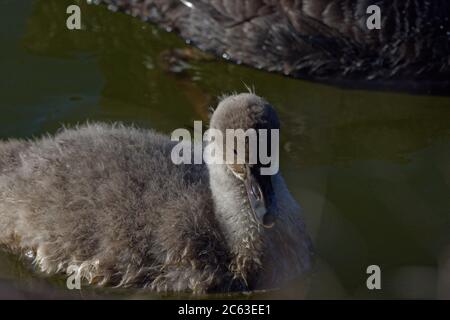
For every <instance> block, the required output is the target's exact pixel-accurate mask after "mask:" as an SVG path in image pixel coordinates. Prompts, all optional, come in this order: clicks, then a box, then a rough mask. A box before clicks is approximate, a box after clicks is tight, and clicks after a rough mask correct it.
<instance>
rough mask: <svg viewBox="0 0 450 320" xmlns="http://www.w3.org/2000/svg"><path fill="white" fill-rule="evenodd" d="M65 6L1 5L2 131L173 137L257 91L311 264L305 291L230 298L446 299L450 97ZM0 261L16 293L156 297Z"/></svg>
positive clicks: (0, 275) (296, 287) (39, 0)
mask: <svg viewBox="0 0 450 320" xmlns="http://www.w3.org/2000/svg"><path fill="white" fill-rule="evenodd" d="M72 3H73V1H66V0H63V1H61V0H45V1H44V0H34V1H31V0H28V1H20V2H19V1H4V2H2V3H0V12H1V13H0V27H1V28H0V35H1V37H2V42H3V47H4V48H5V49H4V50H2V52H1V53H0V55H1V56H0V57H1V59H0V68H1V70H2V77H1V79H0V96H1V97H2V100H1V102H0V114H1V117H0V138H10V137H32V136H39V135H41V134H44V133H47V132H50V133H54V132H55V131H56V130H57V129H58V128H59V127H60V126H61V124H76V123H82V122H85V121H87V120H90V121H122V122H125V123H135V124H137V125H139V126H142V127H152V128H155V129H157V130H160V131H163V132H166V133H169V132H171V131H172V130H174V129H176V128H180V127H187V128H191V127H192V125H193V121H194V120H207V109H208V106H210V105H213V104H214V103H216V98H215V97H216V96H219V95H221V94H223V93H225V92H231V91H242V90H245V86H244V84H247V85H250V86H254V87H255V88H256V91H257V93H258V94H260V95H262V96H264V97H266V98H267V99H268V100H270V101H271V102H272V103H273V104H274V105H275V106H276V108H277V111H278V112H279V114H280V118H281V121H282V132H281V133H282V150H281V161H282V171H283V172H284V175H285V176H286V179H287V181H288V184H289V188H290V189H291V191H292V192H293V193H294V195H295V197H296V198H297V200H298V201H299V202H300V203H301V205H302V207H303V212H304V215H305V218H306V222H307V226H308V230H309V232H310V233H311V235H312V237H313V241H314V245H315V248H316V252H317V263H316V264H317V265H316V270H315V273H314V275H313V276H312V279H311V283H310V286H309V290H306V291H305V290H304V288H303V283H304V281H299V282H298V283H296V284H293V285H292V286H291V287H290V288H284V289H282V290H277V291H274V292H266V293H254V294H239V295H237V296H231V297H237V298H247V299H248V298H254V297H262V298H265V297H275V298H303V297H305V296H306V298H352V297H356V298H436V297H449V293H448V292H450V290H449V288H450V232H449V227H450V221H449V220H450V197H449V196H448V195H449V193H450V139H449V137H450V98H448V97H431V96H423V95H422V96H420V95H418V96H413V95H406V94H397V93H387V92H375V91H360V90H343V89H339V88H334V87H331V86H326V85H321V84H315V83H310V82H306V81H302V80H295V79H290V78H286V77H282V76H279V75H274V74H270V73H266V72H261V71H258V70H253V69H250V68H247V67H243V66H238V65H233V64H229V63H226V62H225V61H222V60H217V59H213V58H211V57H209V56H206V55H203V54H202V53H199V52H197V51H196V50H193V49H191V48H189V47H188V46H186V45H185V44H184V43H183V42H182V41H181V40H180V39H178V38H177V37H176V36H175V35H174V34H171V33H167V32H165V31H163V30H160V29H158V28H157V27H154V26H152V25H149V24H146V23H144V22H141V21H139V20H137V19H133V18H131V17H129V16H126V15H124V14H120V13H113V12H110V11H108V10H106V9H105V8H103V7H97V6H89V5H86V4H85V3H84V2H81V1H78V3H79V4H80V6H81V8H82V23H83V29H82V30H81V31H69V30H67V29H66V28H65V20H66V18H67V15H66V13H65V12H66V7H67V6H68V5H69V4H72ZM6 30H7V31H6ZM0 260H1V261H2V262H1V264H0V266H1V267H0V279H3V280H1V283H2V284H0V286H1V287H8V286H14V287H17V286H18V284H17V283H19V286H21V288H23V289H21V290H22V291H23V292H24V293H23V294H24V295H25V296H30V295H31V296H33V294H37V293H39V292H43V293H42V294H43V295H44V296H47V295H50V296H55V295H59V294H61V296H62V297H66V296H73V297H78V298H79V297H88V298H96V297H99V296H104V295H106V296H112V297H118V298H121V297H125V298H136V297H145V298H165V297H166V296H158V295H155V294H151V293H146V292H141V291H139V290H122V289H121V290H117V289H105V290H93V289H86V290H85V293H83V294H85V295H81V293H76V294H74V293H73V292H68V291H67V290H65V289H64V288H65V280H64V279H63V278H62V277H52V278H50V279H47V278H46V277H43V276H41V275H39V274H36V273H35V272H32V271H31V270H30V268H28V267H26V263H25V266H24V264H22V263H21V260H23V259H19V258H17V257H12V256H10V255H7V254H4V255H3V254H2V255H1V259H0ZM371 264H377V265H380V267H381V269H382V275H383V278H382V285H383V289H382V290H381V291H378V292H369V291H368V290H367V288H366V278H367V274H366V268H367V266H369V265H371ZM1 292H2V291H0V293H1ZM305 292H306V293H305ZM169 297H172V298H173V297H174V296H169ZM212 297H213V298H214V297H218V296H215V295H213V296H212ZM219 297H222V296H219ZM226 297H229V296H226Z"/></svg>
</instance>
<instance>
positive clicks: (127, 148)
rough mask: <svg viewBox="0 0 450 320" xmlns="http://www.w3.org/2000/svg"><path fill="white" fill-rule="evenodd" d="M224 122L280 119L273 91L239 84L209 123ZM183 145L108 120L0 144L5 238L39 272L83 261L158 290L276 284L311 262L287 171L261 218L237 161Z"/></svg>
mask: <svg viewBox="0 0 450 320" xmlns="http://www.w3.org/2000/svg"><path fill="white" fill-rule="evenodd" d="M231 115H232V116H231ZM224 126H225V127H226V128H244V129H245V128H252V127H255V128H256V127H257V128H268V129H270V128H277V127H278V126H279V123H278V118H277V116H276V113H275V111H274V109H273V108H272V107H271V106H270V105H269V104H268V103H267V102H266V101H265V100H263V99H262V98H259V97H257V96H255V95H253V94H240V95H232V96H230V97H227V98H225V99H224V100H222V102H221V103H220V104H219V106H218V108H217V109H216V111H215V112H214V114H213V115H212V119H211V127H213V128H217V129H219V130H222V128H224ZM175 143H176V142H173V141H171V140H170V139H169V137H167V136H165V135H162V134H158V133H156V132H154V131H149V130H144V129H138V128H134V127H126V126H122V125H107V124H100V123H94V124H88V125H84V126H80V127H76V128H72V129H63V130H61V131H60V132H59V133H57V134H56V135H55V136H47V137H43V138H41V139H38V140H30V141H23V140H9V141H3V142H0V244H2V245H3V246H6V247H7V248H9V249H10V250H12V251H14V252H25V251H26V252H28V251H30V250H31V251H32V252H33V254H34V256H35V259H34V260H35V263H36V265H37V266H38V267H39V268H40V269H41V270H42V271H43V272H47V273H50V274H53V273H56V272H67V271H68V268H69V266H76V267H77V268H78V270H79V272H80V275H81V276H83V278H85V279H86V280H87V281H89V282H90V283H95V284H100V285H115V286H137V287H148V288H151V289H153V290H157V291H192V292H195V293H204V292H211V291H235V290H251V289H257V288H268V287H274V286H278V285H281V284H282V283H283V282H285V281H287V280H290V279H292V278H295V277H298V276H299V275H301V274H303V273H304V272H305V271H306V270H308V269H309V267H310V255H311V248H310V241H309V238H308V236H307V234H306V231H305V228H304V224H303V220H302V217H301V216H300V213H299V207H298V205H297V203H296V202H295V200H294V199H293V198H292V196H291V195H290V193H289V191H288V189H287V187H286V185H285V183H284V180H283V178H282V176H281V174H280V173H278V174H276V175H274V176H270V178H269V180H267V179H266V182H264V183H266V184H267V186H270V190H272V192H271V195H272V197H274V200H275V201H273V203H275V205H274V206H273V207H271V208H270V211H271V212H274V213H275V212H276V214H277V216H278V219H277V220H276V223H275V226H274V227H273V228H265V227H262V226H261V225H260V224H258V223H257V222H256V220H255V218H254V216H253V215H252V213H251V207H250V204H249V201H248V198H247V196H246V191H245V190H246V189H245V186H244V183H243V182H242V181H241V180H240V179H238V178H237V177H236V176H235V174H234V173H233V170H234V169H230V168H231V167H229V166H228V165H220V164H209V165H188V164H185V165H175V164H174V163H173V162H172V161H171V151H172V148H173V146H174V145H175ZM264 183H261V184H264ZM264 190H265V189H264Z"/></svg>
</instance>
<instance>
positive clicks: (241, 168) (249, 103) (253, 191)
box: [210, 93, 280, 227]
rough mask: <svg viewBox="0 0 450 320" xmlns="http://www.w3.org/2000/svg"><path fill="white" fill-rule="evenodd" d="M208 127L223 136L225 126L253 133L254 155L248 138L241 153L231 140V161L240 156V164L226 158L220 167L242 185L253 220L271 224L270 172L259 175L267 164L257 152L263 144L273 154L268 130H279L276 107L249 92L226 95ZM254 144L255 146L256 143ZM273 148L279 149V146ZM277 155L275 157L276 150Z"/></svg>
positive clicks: (271, 195)
mask: <svg viewBox="0 0 450 320" xmlns="http://www.w3.org/2000/svg"><path fill="white" fill-rule="evenodd" d="M210 128H211V129H216V130H219V131H221V132H222V135H223V137H226V136H227V134H226V131H227V129H234V130H237V129H242V130H243V131H244V132H248V130H249V129H254V132H256V147H257V149H256V150H254V148H252V152H254V154H253V156H252V157H251V156H250V153H249V151H250V150H249V149H250V148H249V144H250V143H249V142H250V139H249V138H248V137H247V138H246V139H245V142H246V143H245V150H244V154H242V149H236V148H237V139H236V140H235V141H233V139H231V143H232V146H233V148H234V149H233V150H232V152H233V153H234V155H235V156H234V160H237V159H238V155H239V156H241V161H240V163H239V161H233V163H229V161H228V162H227V163H226V164H224V165H223V166H224V167H225V168H226V169H225V170H226V171H227V173H229V174H232V175H233V176H234V179H237V181H239V183H242V184H243V185H244V186H245V190H246V195H247V197H248V202H249V204H250V207H251V210H252V213H253V217H254V219H255V220H256V222H257V223H259V224H261V225H263V226H265V227H272V226H273V225H274V223H275V220H276V215H277V212H276V210H275V207H276V206H275V193H274V189H273V185H272V175H267V174H262V172H261V169H262V168H265V167H267V166H268V164H267V161H261V160H262V159H261V158H260V152H259V151H260V147H261V145H264V146H265V147H266V149H265V150H264V151H263V153H264V154H267V155H268V156H272V155H271V150H272V148H271V147H272V145H271V144H272V141H271V133H272V130H276V131H278V130H279V129H280V122H279V119H278V116H277V114H276V112H275V109H274V108H273V107H272V106H271V105H270V104H269V103H268V102H267V101H266V100H264V99H263V98H261V97H258V96H256V95H254V94H252V93H242V94H238V95H232V96H228V97H226V98H224V99H223V100H222V101H221V102H220V103H219V105H218V107H217V109H216V110H215V111H214V113H213V115H212V117H211V122H210ZM260 129H265V130H263V131H266V132H267V135H266V136H265V137H264V136H262V135H261V134H260V133H261V131H260ZM250 131H253V130H250ZM224 141H225V144H228V146H229V143H230V141H229V139H224ZM277 142H278V140H277ZM253 146H255V143H254V144H253ZM273 147H274V148H278V145H276V146H273ZM223 148H224V152H223V154H222V156H223V157H224V159H223V160H224V161H225V157H226V153H227V151H226V150H227V145H225V146H223ZM276 156H277V157H278V150H277V151H276ZM255 157H256V161H255ZM227 160H228V159H227ZM266 160H267V159H266ZM277 161H278V159H277ZM255 162H256V163H255ZM264 162H265V164H264ZM263 172H264V171H263Z"/></svg>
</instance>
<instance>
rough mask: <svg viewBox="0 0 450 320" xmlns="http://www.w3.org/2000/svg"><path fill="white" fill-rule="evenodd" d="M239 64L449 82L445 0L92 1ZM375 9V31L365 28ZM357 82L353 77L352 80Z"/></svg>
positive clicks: (414, 84)
mask: <svg viewBox="0 0 450 320" xmlns="http://www.w3.org/2000/svg"><path fill="white" fill-rule="evenodd" d="M91 2H96V3H104V4H107V5H108V6H109V7H110V8H111V9H114V10H121V11H125V12H127V13H130V14H132V15H134V16H139V17H141V18H142V19H145V20H150V21H152V22H155V23H158V24H160V25H162V26H165V27H166V28H168V29H173V30H175V31H176V32H178V33H179V34H180V35H181V36H182V37H183V38H184V39H186V40H189V41H190V42H192V43H193V44H195V45H197V46H198V47H199V48H201V49H203V50H207V51H212V52H214V53H216V54H217V55H219V56H224V57H226V58H229V59H231V60H233V61H235V62H238V63H244V64H247V65H250V66H254V67H257V68H261V69H265V70H269V71H275V72H280V73H284V74H286V75H290V76H294V77H305V78H313V79H318V80H324V81H341V82H342V83H344V82H346V81H352V83H358V81H361V80H364V82H367V83H368V84H369V85H370V83H372V84H374V83H386V84H388V85H389V84H392V83H396V84H397V85H399V86H404V87H406V88H408V87H409V88H411V89H412V90H414V89H417V90H422V91H426V90H428V89H430V90H433V89H436V90H437V91H442V90H444V91H445V90H447V91H448V89H449V88H450V84H449V81H450V80H449V79H450V21H449V18H450V17H449V16H450V2H449V1H447V0H433V1H427V0H357V1H353V0H282V1H280V0H91ZM370 5H378V6H379V7H380V8H381V14H382V15H381V17H382V21H381V29H380V30H376V29H375V30H369V29H368V28H367V27H366V22H367V18H368V17H369V16H370V15H369V14H367V12H366V11H367V8H368V7H369V6H370ZM354 80H358V81H354Z"/></svg>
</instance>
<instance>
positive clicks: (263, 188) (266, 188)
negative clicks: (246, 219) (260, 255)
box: [243, 166, 277, 228]
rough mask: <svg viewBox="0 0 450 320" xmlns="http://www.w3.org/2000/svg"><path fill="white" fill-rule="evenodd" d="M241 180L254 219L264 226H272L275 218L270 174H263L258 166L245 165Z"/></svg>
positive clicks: (273, 193)
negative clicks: (244, 173)
mask: <svg viewBox="0 0 450 320" xmlns="http://www.w3.org/2000/svg"><path fill="white" fill-rule="evenodd" d="M243 181H244V185H245V188H246V190H247V196H248V200H249V202H250V206H251V208H252V211H253V216H254V218H255V220H256V221H257V222H258V223H260V224H261V225H263V226H264V227H266V228H272V227H273V226H274V225H275V221H276V218H277V213H276V210H274V209H275V207H276V206H275V192H274V190H273V186H272V176H263V175H261V174H260V172H259V168H258V167H254V168H250V167H248V166H247V167H246V175H245V177H243Z"/></svg>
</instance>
